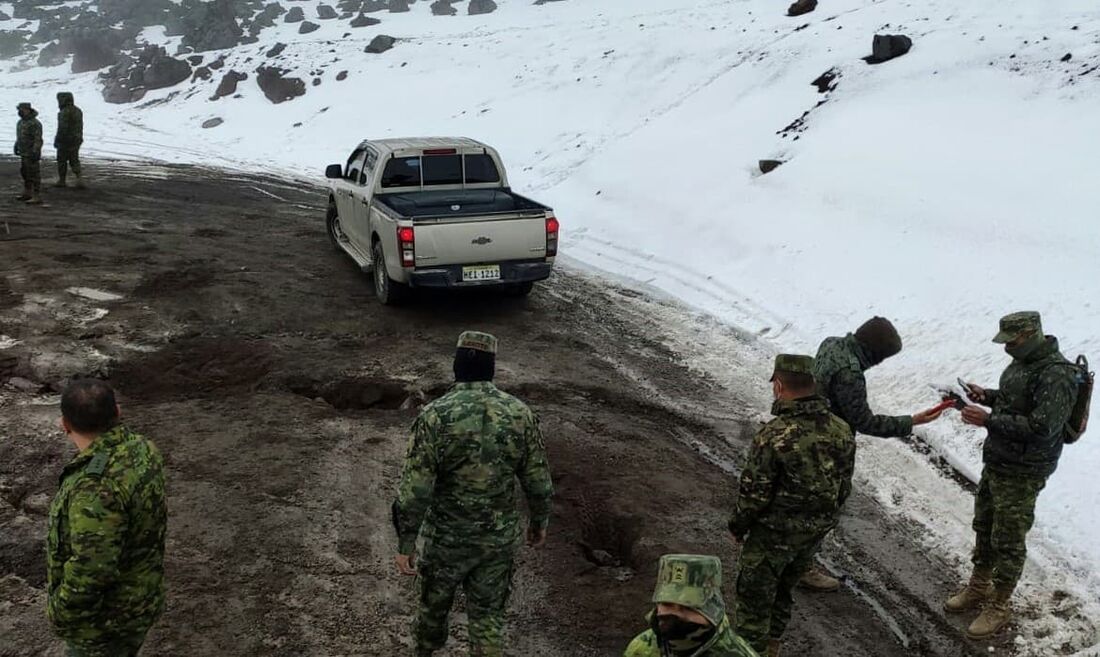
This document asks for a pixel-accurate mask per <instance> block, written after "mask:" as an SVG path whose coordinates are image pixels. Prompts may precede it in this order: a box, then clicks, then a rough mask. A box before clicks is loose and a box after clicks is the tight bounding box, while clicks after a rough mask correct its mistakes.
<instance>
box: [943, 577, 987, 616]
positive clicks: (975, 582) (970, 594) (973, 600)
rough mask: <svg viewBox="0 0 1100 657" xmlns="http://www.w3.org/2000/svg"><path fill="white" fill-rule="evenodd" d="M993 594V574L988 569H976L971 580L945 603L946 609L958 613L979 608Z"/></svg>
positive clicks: (944, 607)
mask: <svg viewBox="0 0 1100 657" xmlns="http://www.w3.org/2000/svg"><path fill="white" fill-rule="evenodd" d="M991 595H993V575H992V573H990V572H988V571H981V570H975V571H974V574H973V575H971V576H970V582H968V583H967V585H966V586H965V587H964V588H963V590H961V591H959V592H958V593H956V594H955V595H953V596H951V597H950V598H948V599H947V602H945V603H943V609H944V611H947V612H949V613H952V614H957V613H959V612H963V611H969V610H971V609H977V608H978V607H979V606H981V604H982V603H983V602H985V601H986V600H988V599H989V597H990V596H991Z"/></svg>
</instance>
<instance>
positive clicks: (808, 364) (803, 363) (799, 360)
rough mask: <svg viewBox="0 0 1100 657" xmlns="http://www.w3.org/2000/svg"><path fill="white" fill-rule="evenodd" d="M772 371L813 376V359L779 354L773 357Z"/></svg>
mask: <svg viewBox="0 0 1100 657" xmlns="http://www.w3.org/2000/svg"><path fill="white" fill-rule="evenodd" d="M773 371H774V372H790V373H791V374H813V373H814V359H813V358H812V357H810V356H802V355H798V354H779V355H778V356H776V357H775V368H774V370H773ZM773 378H774V377H773Z"/></svg>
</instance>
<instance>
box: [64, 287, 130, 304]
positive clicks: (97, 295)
mask: <svg viewBox="0 0 1100 657" xmlns="http://www.w3.org/2000/svg"><path fill="white" fill-rule="evenodd" d="M65 291H66V292H68V293H69V294H75V295H76V296H78V297H83V298H85V299H91V300H92V301H118V300H119V299H121V298H122V295H121V294H115V293H114V292H106V291H104V290H96V289H94V288H90V287H70V288H67V289H66V290H65Z"/></svg>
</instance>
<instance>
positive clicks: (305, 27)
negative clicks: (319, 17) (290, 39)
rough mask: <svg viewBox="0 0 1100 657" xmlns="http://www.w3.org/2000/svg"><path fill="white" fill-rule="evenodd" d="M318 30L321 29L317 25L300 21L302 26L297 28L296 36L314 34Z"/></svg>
mask: <svg viewBox="0 0 1100 657" xmlns="http://www.w3.org/2000/svg"><path fill="white" fill-rule="evenodd" d="M319 29H321V26H320V25H318V24H317V23H311V22H310V21H302V24H301V25H299V26H298V34H309V33H310V32H316V31H317V30H319Z"/></svg>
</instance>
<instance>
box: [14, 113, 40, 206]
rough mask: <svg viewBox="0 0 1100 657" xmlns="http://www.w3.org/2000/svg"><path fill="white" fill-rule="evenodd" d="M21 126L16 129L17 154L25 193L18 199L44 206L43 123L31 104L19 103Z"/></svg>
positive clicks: (29, 203)
mask: <svg viewBox="0 0 1100 657" xmlns="http://www.w3.org/2000/svg"><path fill="white" fill-rule="evenodd" d="M16 109H17V110H18V112H19V124H18V125H17V126H16V128H15V135H16V136H15V154H16V155H18V156H19V163H20V167H19V173H20V174H21V175H22V176H23V193H22V194H21V195H20V196H17V197H16V198H17V199H18V200H20V201H26V202H27V204H28V205H41V204H42V123H41V122H40V121H39V120H38V118H37V117H38V112H37V111H35V109H34V108H33V107H31V104H30V103H19V105H17V106H16Z"/></svg>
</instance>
